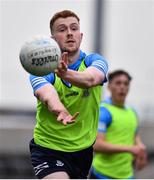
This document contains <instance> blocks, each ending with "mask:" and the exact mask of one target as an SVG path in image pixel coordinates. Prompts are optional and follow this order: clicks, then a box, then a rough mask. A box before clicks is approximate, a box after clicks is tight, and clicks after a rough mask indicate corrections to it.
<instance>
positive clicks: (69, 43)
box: [53, 17, 83, 53]
mask: <svg viewBox="0 0 154 180" xmlns="http://www.w3.org/2000/svg"><path fill="white" fill-rule="evenodd" d="M82 35H83V34H82V33H81V32H80V25H79V22H78V20H77V19H76V18H75V17H67V18H58V19H57V20H56V21H55V22H54V24H53V38H54V39H55V40H56V41H57V42H58V44H59V46H60V48H61V51H62V52H68V53H73V52H78V51H79V47H80V44H81V40H82Z"/></svg>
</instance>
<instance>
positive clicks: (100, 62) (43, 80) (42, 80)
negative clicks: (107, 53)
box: [30, 50, 108, 92]
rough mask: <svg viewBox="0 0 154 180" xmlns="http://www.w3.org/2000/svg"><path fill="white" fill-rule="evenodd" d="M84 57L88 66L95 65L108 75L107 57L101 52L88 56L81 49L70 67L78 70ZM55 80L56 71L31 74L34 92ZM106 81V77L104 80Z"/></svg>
mask: <svg viewBox="0 0 154 180" xmlns="http://www.w3.org/2000/svg"><path fill="white" fill-rule="evenodd" d="M83 59H85V65H86V66H87V67H89V66H93V67H95V68H97V69H99V70H100V71H102V73H103V74H105V76H106V74H107V71H108V63H107V61H106V60H105V58H104V57H103V56H101V55H99V54H90V55H88V56H87V55H86V54H85V53H84V52H82V51H81V50H80V56H79V59H78V60H77V61H76V62H75V63H73V64H71V65H69V66H68V69H72V70H78V68H79V66H80V64H81V62H82V60H83ZM54 81H55V74H54V73H50V74H48V75H46V76H34V75H30V82H31V85H32V88H33V91H34V92H35V91H36V90H37V89H38V88H40V87H42V86H44V85H45V84H48V83H50V84H54ZM104 82H106V79H105V80H104ZM104 82H103V83H104ZM68 84H69V83H68Z"/></svg>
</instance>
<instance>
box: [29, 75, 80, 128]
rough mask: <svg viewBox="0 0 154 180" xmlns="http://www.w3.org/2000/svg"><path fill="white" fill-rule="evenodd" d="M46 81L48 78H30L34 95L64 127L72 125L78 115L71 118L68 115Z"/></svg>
mask: <svg viewBox="0 0 154 180" xmlns="http://www.w3.org/2000/svg"><path fill="white" fill-rule="evenodd" d="M48 80H49V77H46V78H45V77H34V76H31V77H30V81H31V84H32V87H33V89H34V95H35V96H36V97H37V99H39V100H40V101H41V102H42V103H44V104H45V105H46V106H47V108H48V110H49V111H50V112H52V113H54V114H55V115H56V116H57V121H61V122H62V123H63V124H64V125H66V124H68V123H73V122H74V121H75V118H76V117H77V115H78V113H75V114H74V115H73V116H72V115H70V114H69V112H68V111H67V109H66V108H65V107H64V105H63V104H62V102H61V101H60V99H59V96H58V93H57V91H56V90H55V88H54V86H53V85H52V84H51V83H49V82H48ZM50 80H52V79H50Z"/></svg>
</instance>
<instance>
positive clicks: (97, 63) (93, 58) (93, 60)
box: [85, 54, 108, 76]
mask: <svg viewBox="0 0 154 180" xmlns="http://www.w3.org/2000/svg"><path fill="white" fill-rule="evenodd" d="M85 64H86V66H87V67H89V66H93V67H96V68H97V69H99V70H100V71H102V72H103V73H104V74H105V76H106V74H107V72H108V63H107V61H106V60H105V58H104V57H103V56H101V55H99V54H90V55H88V56H87V57H86V59H85Z"/></svg>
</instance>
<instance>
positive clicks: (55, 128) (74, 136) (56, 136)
mask: <svg viewBox="0 0 154 180" xmlns="http://www.w3.org/2000/svg"><path fill="white" fill-rule="evenodd" d="M89 66H93V67H95V68H97V69H99V70H100V71H102V73H104V74H105V75H106V73H107V69H108V66H107V62H106V60H105V59H104V58H103V57H102V56H100V55H98V54H91V55H88V56H86V54H85V53H84V52H82V51H80V57H79V59H78V60H77V61H76V62H75V63H74V64H72V65H70V66H68V68H69V69H73V70H76V71H84V70H85V69H86V68H87V67H89ZM30 81H31V84H32V87H33V90H34V92H35V91H36V90H37V89H38V88H40V87H42V86H43V85H44V84H47V83H51V84H52V85H53V86H54V87H55V89H56V90H57V92H58V95H59V98H60V100H61V102H62V103H63V104H64V106H65V107H66V109H67V110H68V111H69V113H70V114H74V113H75V112H79V113H80V114H79V116H78V117H77V118H76V121H75V123H73V124H68V125H67V126H64V125H63V124H62V123H60V122H58V121H57V120H56V118H57V117H56V116H55V115H54V114H53V113H51V112H50V111H49V110H48V109H47V107H46V106H45V105H44V104H43V103H42V102H41V101H39V100H38V104H37V114H36V126H35V128H34V141H35V143H36V144H39V145H41V146H43V147H47V148H49V149H55V150H60V151H65V152H74V151H79V150H82V149H85V148H87V147H90V146H91V145H92V144H93V143H94V141H95V138H96V133H97V126H98V119H99V104H100V99H101V93H102V85H98V86H96V87H91V88H88V89H86V88H79V87H77V86H74V85H72V84H70V83H69V82H66V81H64V80H63V79H61V78H59V77H58V76H57V75H55V74H53V73H50V74H49V75H47V76H44V77H36V76H33V75H31V76H30ZM104 82H105V81H104ZM104 82H102V84H103V83H104ZM89 110H90V111H89Z"/></svg>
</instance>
